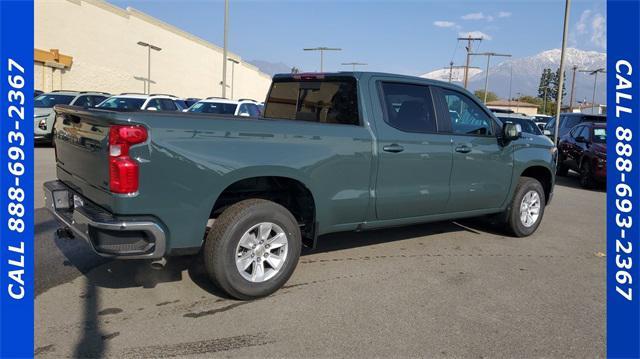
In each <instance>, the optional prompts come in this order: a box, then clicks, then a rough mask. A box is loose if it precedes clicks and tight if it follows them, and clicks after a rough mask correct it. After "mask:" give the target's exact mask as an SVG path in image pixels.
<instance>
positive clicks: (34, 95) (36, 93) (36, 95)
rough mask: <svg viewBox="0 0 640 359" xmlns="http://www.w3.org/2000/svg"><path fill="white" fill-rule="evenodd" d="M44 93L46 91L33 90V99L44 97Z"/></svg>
mask: <svg viewBox="0 0 640 359" xmlns="http://www.w3.org/2000/svg"><path fill="white" fill-rule="evenodd" d="M43 93H44V91H40V90H33V97H34V98H36V97H38V96H40V95H42V94H43Z"/></svg>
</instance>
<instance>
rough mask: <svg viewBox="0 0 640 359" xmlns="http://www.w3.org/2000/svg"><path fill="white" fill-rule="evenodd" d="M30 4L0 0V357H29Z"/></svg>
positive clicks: (31, 121) (31, 110) (31, 319)
mask: <svg viewBox="0 0 640 359" xmlns="http://www.w3.org/2000/svg"><path fill="white" fill-rule="evenodd" d="M33 49H34V48H33V2H32V1H0V107H1V110H0V114H1V115H0V166H1V167H2V168H0V173H1V174H2V181H1V182H0V271H1V272H2V273H1V274H0V292H1V293H2V294H0V300H1V302H0V322H1V323H0V334H1V338H2V339H1V340H0V357H1V358H16V357H33V278H34V273H33V268H34V267H33V256H34V253H33V247H34V246H33V214H34V211H33V79H34V76H33V53H34V51H33Z"/></svg>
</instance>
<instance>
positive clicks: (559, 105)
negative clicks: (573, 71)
mask: <svg viewBox="0 0 640 359" xmlns="http://www.w3.org/2000/svg"><path fill="white" fill-rule="evenodd" d="M570 10H571V0H566V2H565V5H564V27H563V29H562V52H560V79H559V81H558V94H557V95H558V97H557V100H556V123H555V129H554V130H555V131H554V132H553V143H554V144H555V145H556V146H557V145H558V131H559V130H560V110H561V109H562V89H563V88H564V55H565V52H566V50H567V33H568V32H569V11H570Z"/></svg>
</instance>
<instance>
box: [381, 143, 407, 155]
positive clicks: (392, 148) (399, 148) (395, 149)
mask: <svg viewBox="0 0 640 359" xmlns="http://www.w3.org/2000/svg"><path fill="white" fill-rule="evenodd" d="M382 150H383V151H385V152H391V153H399V152H402V151H404V147H402V146H400V145H399V144H397V143H392V144H390V145H387V146H384V147H382Z"/></svg>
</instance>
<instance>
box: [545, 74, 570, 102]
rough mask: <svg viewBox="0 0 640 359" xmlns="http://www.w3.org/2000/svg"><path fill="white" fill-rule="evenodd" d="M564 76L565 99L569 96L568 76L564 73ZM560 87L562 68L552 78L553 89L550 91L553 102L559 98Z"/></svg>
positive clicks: (563, 91)
mask: <svg viewBox="0 0 640 359" xmlns="http://www.w3.org/2000/svg"><path fill="white" fill-rule="evenodd" d="M563 75H564V76H563V77H564V79H563V83H562V97H563V98H564V97H565V96H566V95H567V81H566V80H567V74H566V73H564V74H563ZM558 87H560V68H558V70H556V73H555V74H553V76H552V77H551V89H550V90H549V91H550V92H551V95H550V97H551V99H552V100H553V101H556V100H557V98H558Z"/></svg>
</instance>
